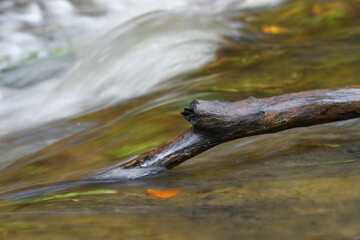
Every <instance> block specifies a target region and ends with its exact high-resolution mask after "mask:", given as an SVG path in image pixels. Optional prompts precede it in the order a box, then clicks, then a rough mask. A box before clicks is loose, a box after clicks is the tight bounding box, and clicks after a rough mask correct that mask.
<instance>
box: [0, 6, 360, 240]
mask: <svg viewBox="0 0 360 240" xmlns="http://www.w3.org/2000/svg"><path fill="white" fill-rule="evenodd" d="M235 12H237V14H235V15H234V13H233V12H232V13H231V17H230V19H231V20H226V21H223V20H221V21H220V22H221V24H225V25H226V24H227V23H234V22H236V23H241V24H237V25H236V27H234V26H231V27H230V28H229V29H231V31H229V32H226V31H225V32H222V31H220V32H219V31H218V30H215V31H214V32H215V33H216V34H215V35H216V36H222V37H219V38H216V44H215V45H213V44H214V42H213V41H210V42H211V44H210V45H208V40H209V39H208V37H209V36H210V35H211V33H209V34H210V35H208V34H205V35H204V34H200V35H199V36H201V37H202V38H203V37H204V38H205V39H207V40H206V41H205V42H206V44H205V45H204V44H200V45H201V46H202V47H204V46H207V47H208V46H210V48H207V50H206V51H209V54H205V55H206V56H210V58H207V57H205V58H202V59H203V61H204V62H202V64H200V63H199V65H191V64H190V65H185V64H180V65H181V66H186V68H181V69H178V68H175V69H174V68H171V67H169V66H168V65H166V64H167V63H168V62H167V61H165V63H164V62H162V61H161V57H160V56H164V55H162V54H166V53H167V51H165V50H164V49H161V51H160V52H157V53H159V54H160V55H156V58H155V59H154V61H155V62H156V63H159V61H160V63H159V64H160V65H161V66H162V67H164V68H165V69H166V68H171V69H172V70H174V71H173V72H171V71H170V73H169V72H167V73H169V74H168V75H167V74H164V72H163V71H165V70H164V69H162V68H158V69H156V70H154V73H159V74H160V75H156V76H155V75H151V74H150V75H149V76H151V77H150V78H151V79H157V80H158V81H155V82H153V83H152V84H150V85H146V86H147V87H148V89H147V90H145V89H144V91H143V92H141V91H140V92H139V93H136V92H133V93H132V94H129V95H128V96H127V97H125V98H121V99H117V98H111V97H110V98H109V99H110V100H104V101H105V102H102V101H99V102H98V103H99V104H100V105H102V104H105V106H108V107H106V108H102V109H99V107H98V106H97V105H96V104H95V105H91V104H90V106H91V107H90V110H91V109H93V108H95V109H98V110H95V111H92V112H91V113H89V111H90V110H89V108H87V105H86V104H87V103H88V102H87V101H86V99H87V98H83V99H82V100H81V101H83V100H84V99H85V103H84V109H85V110H84V111H85V112H88V113H87V114H85V115H84V114H79V111H74V112H76V116H74V115H73V114H74V112H72V113H71V114H69V115H67V119H65V120H64V119H62V118H61V117H59V118H55V119H58V120H57V121H56V122H53V121H50V120H49V121H43V122H41V121H40V122H39V121H34V122H32V123H29V125H27V126H25V127H24V128H19V129H18V130H19V131H9V133H8V135H6V136H3V137H2V139H1V140H0V158H1V161H2V164H1V165H0V167H1V169H0V191H1V194H0V197H1V199H3V203H2V204H1V206H0V232H1V234H2V237H3V238H5V239H24V238H31V239H89V238H90V239H104V238H107V239H170V238H171V239H190V238H191V239H240V238H241V239H312V240H315V239H317V240H323V239H358V238H359V237H360V230H359V222H360V215H359V210H360V209H359V206H360V205H359V202H360V188H359V186H358V182H357V181H358V180H360V175H359V170H360V132H359V131H358V130H359V127H360V121H359V120H357V119H355V120H350V121H343V122H337V123H331V124H325V125H320V126H314V127H308V128H298V129H292V130H288V131H284V132H280V133H276V134H268V135H262V136H257V137H251V138H245V139H239V140H236V141H232V142H229V143H226V144H223V145H220V146H217V147H215V148H213V149H211V150H209V151H207V152H205V153H203V154H201V155H199V156H197V157H195V158H193V159H190V160H188V161H187V162H185V163H184V164H182V165H180V166H178V167H176V168H174V169H172V170H170V171H167V172H162V173H159V174H156V175H153V176H147V177H144V178H138V179H133V180H127V181H118V182H103V181H91V182H83V181H80V180H81V179H84V178H86V177H87V176H91V175H92V174H94V173H96V172H98V171H100V170H101V169H104V168H107V167H111V166H113V165H115V164H118V163H119V162H121V161H123V160H125V159H127V158H129V157H132V156H134V155H137V154H140V153H142V152H145V151H147V150H148V149H150V148H152V147H154V146H156V145H158V144H160V143H162V142H164V141H166V140H168V139H171V138H172V137H174V136H176V135H177V134H179V133H181V132H183V131H185V130H186V129H187V128H189V127H190V124H188V123H187V122H186V121H184V120H183V118H182V117H181V115H180V114H179V113H180V112H181V111H182V108H183V107H186V106H187V105H188V104H189V103H190V101H191V100H192V99H194V98H199V99H218V100H227V101H235V100H240V99H243V98H246V97H248V96H255V97H268V96H273V95H278V94H282V93H287V92H296V91H303V90H310V89H318V88H330V87H342V86H349V85H358V84H359V83H360V82H359V79H358V69H359V64H360V45H359V37H360V27H359V26H360V25H359V21H360V18H359V16H360V3H359V2H358V1H325V2H324V1H310V0H307V1H288V2H285V3H283V4H282V5H279V6H276V7H274V8H255V9H254V8H253V9H251V10H247V11H240V10H238V11H235ZM223 14H224V15H225V16H227V17H228V16H229V15H227V14H229V13H226V14H225V12H224V13H223ZM220 15H221V14H220ZM169 16H172V17H174V16H175V17H174V18H176V19H177V20H176V21H175V23H172V24H170V25H169V26H167V27H169V28H172V27H174V26H175V28H176V29H178V28H180V29H184V25H182V24H183V23H184V22H182V21H185V20H183V17H184V16H183V15H181V14H179V13H176V14H175V15H166V16H165V19H168V17H169ZM147 17H150V18H153V17H154V16H152V15H149V16H147ZM163 17H164V16H163V15H162V14H160V15H156V16H155V18H154V19H163ZM188 19H191V21H190V20H189V21H190V22H193V21H194V26H191V28H193V27H194V28H196V29H197V30H199V29H200V30H199V31H202V30H201V29H203V28H202V27H204V25H201V27H199V26H198V25H196V23H199V22H198V20H199V19H197V18H195V20H193V19H192V18H188ZM205 19H207V18H205ZM159 21H160V20H159ZM200 22H201V21H200ZM208 23H209V22H207V24H208ZM217 24H219V22H217ZM217 24H215V25H211V24H210V25H211V26H209V27H210V28H208V29H211V28H212V27H214V28H215V29H217V27H219V25H217ZM140 25H141V24H140ZM136 26H137V25H136ZM141 26H143V28H142V30H141V33H142V31H143V30H144V29H147V30H148V32H146V31H145V32H146V33H144V35H142V36H145V35H147V34H149V37H150V38H149V41H150V42H151V41H152V40H151V39H153V38H152V37H153V36H152V35H151V34H150V33H151V32H152V31H151V29H152V28H153V27H154V24H153V22H152V21H149V23H147V24H145V25H141ZM185 26H186V29H189V28H190V27H188V24H185ZM206 26H207V25H206ZM271 26H272V27H271ZM269 29H270V30H269ZM162 30H163V29H162ZM234 30H235V31H238V33H237V34H231V33H232V32H233V31H234ZM116 31H117V30H114V32H113V33H112V34H115V35H111V34H110V35H108V36H118V35H117V33H116ZM174 32H175V33H176V32H177V31H174ZM264 32H267V33H264ZM162 33H164V40H166V36H167V35H166V34H167V33H168V32H166V31H165V32H162V31H161V34H162ZM165 33H166V34H165ZM134 34H135V33H134ZM136 34H137V33H136ZM161 34H160V35H161ZM218 34H219V35H218ZM222 34H226V36H224V35H222ZM157 36H158V35H157ZM172 36H174V40H178V39H179V37H178V36H177V35H176V34H175V35H172ZM191 36H194V35H191ZM210 38H211V37H210ZM105 39H106V40H108V41H110V39H109V38H105ZM195 39H196V38H195ZM195 39H194V38H191V39H190V40H189V41H188V42H187V44H186V45H185V46H188V47H190V49H191V51H194V49H199V48H197V47H194V46H195V45H196V44H195V45H194V41H195V42H196V40H195ZM170 40H171V39H170ZM175 42H176V41H175ZM185 42H186V40H185ZM106 44H107V42H105V45H106ZM164 44H165V45H166V43H164ZM169 44H170V43H169ZM171 44H173V43H171ZM171 44H170V46H172V47H173V45H171ZM175 45H176V44H175ZM99 46H101V47H99V49H102V48H103V45H101V44H100V45H99ZM126 46H127V45H125V47H126ZM141 46H147V47H149V45H148V44H147V43H146V44H145V43H144V45H142V44H140V45H138V46H137V47H139V48H138V49H139V50H141V49H142V48H141ZM212 47H214V48H212ZM95 49H96V48H95ZM151 49H152V48H150V50H151ZM186 49H188V48H187V47H185V49H181V48H179V49H176V51H174V52H175V53H176V54H175V55H174V56H176V57H177V56H185V58H184V59H182V60H181V61H185V62H186V61H188V60H187V58H186V57H187V56H188V55H189V53H188V52H186ZM216 49H217V50H216ZM150 50H149V51H150ZM119 51H120V50H119ZM171 51H172V50H171ZM183 51H185V53H184V52H183ZM206 51H205V52H206ZM95 52H96V53H99V52H97V51H95ZM114 52H115V50H114ZM129 52H130V53H129V54H130V55H131V54H132V53H133V52H132V51H129ZM164 52H165V53H164ZM195 52H196V53H199V52H197V51H195ZM150 53H151V51H150ZM181 53H184V55H181ZM200 53H203V49H202V50H201V51H200ZM99 54H100V53H99ZM178 54H180V55H178ZM130 55H129V56H130ZM97 56H99V55H96V54H95V55H94V56H92V57H93V58H94V60H96V58H97ZM116 56H117V55H116V54H115V55H114V57H115V58H116ZM144 56H146V55H144ZM144 56H143V55H137V57H140V59H139V60H137V58H136V57H135V59H136V61H140V62H139V67H140V68H139V69H138V70H139V72H137V71H136V65H135V66H132V65H131V67H134V68H133V69H132V70H131V71H132V74H140V73H142V74H143V75H141V76H140V77H139V78H136V79H140V80H139V82H138V83H135V85H139V86H140V83H141V84H142V83H143V82H144V81H146V80H144V79H145V78H146V76H147V74H148V71H147V69H152V67H151V66H156V64H154V65H151V64H150V65H146V64H145V65H141V62H142V61H144V62H145V63H146V62H147V61H146V59H141V58H142V57H144ZM67 57H69V58H71V56H70V55H68V56H67ZM147 57H148V58H150V57H151V56H147ZM172 57H173V55H172ZM172 57H171V58H172ZM129 58H130V59H131V56H130V57H129ZM144 58H145V57H144ZM81 59H82V61H83V62H82V63H83V64H84V63H89V61H90V62H91V61H92V58H91V57H89V58H85V60H84V59H83V58H81ZM89 59H90V60H89ZM159 59H160V60H159ZM196 59H197V58H195V60H196ZM123 60H124V61H125V59H123ZM123 60H122V59H120V60H119V62H120V63H121V64H122V62H121V61H123ZM206 61H211V62H210V63H208V64H206V65H205V66H201V65H203V64H205V63H206ZM195 62H196V61H195ZM120 63H119V64H120ZM125 63H126V61H125ZM109 64H110V65H107V64H105V65H104V66H103V67H101V65H97V67H100V68H101V69H100V70H104V72H106V71H108V70H109V69H110V70H111V69H113V68H112V66H114V67H115V69H117V71H116V73H115V74H114V75H111V77H114V79H116V78H117V76H118V75H117V74H120V73H121V71H120V72H119V71H118V69H122V68H121V67H117V65H116V64H117V61H115V60H114V62H112V61H110V62H109ZM189 66H190V67H189ZM80 67H81V66H80ZM83 67H86V66H85V65H84V66H83ZM96 70H97V69H96V68H90V69H89V70H88V72H89V74H90V73H92V71H94V73H97V72H98V71H96ZM100 70H99V71H100ZM15 71H19V72H21V68H19V69H15ZM144 72H146V74H145V73H144ZM71 74H74V73H71V72H70V75H71ZM163 74H164V75H163ZM68 76H69V75H68ZM71 76H72V77H73V78H74V80H72V81H71V82H70V80H68V81H64V82H61V84H60V85H59V86H61V87H59V90H58V91H55V93H57V94H59V95H57V96H54V98H57V97H58V96H61V93H63V92H66V93H68V92H67V90H64V89H69V88H72V87H73V88H74V91H75V90H76V86H80V85H81V81H83V79H81V78H79V79H78V78H77V77H76V76H77V75H76V74H74V75H71ZM71 76H70V77H68V78H64V79H65V80H66V79H71ZM85 76H86V74H85ZM91 76H92V74H90V75H89V77H91ZM129 76H130V77H131V78H132V77H133V76H132V75H129ZM142 76H143V78H142ZM111 77H110V78H107V79H112V78H111ZM59 79H60V80H59ZM59 79H57V80H59V81H62V80H61V79H63V78H59ZM160 79H162V80H160ZM57 80H56V79H55V81H57ZM44 83H46V81H44ZM100 83H101V82H100ZM100 83H99V84H100ZM102 83H103V82H102ZM108 83H109V84H110V86H113V88H112V89H109V91H114V92H116V91H118V92H119V93H122V90H123V91H124V94H128V92H126V91H129V90H125V89H126V88H124V89H118V88H120V86H118V85H117V84H118V83H117V82H116V81H115V82H112V81H109V82H108ZM50 85H51V84H50ZM95 85H96V84H95ZM36 86H38V85H36ZM67 87H69V88H67ZM92 87H99V88H97V90H96V91H92ZM121 87H122V86H121ZM108 88H111V87H106V84H105V85H104V87H102V86H101V84H100V85H99V86H93V85H91V86H89V89H84V88H81V87H80V88H79V92H81V90H84V91H85V92H87V93H89V95H88V97H90V98H93V99H95V98H96V97H98V96H97V94H99V92H102V91H98V90H99V89H105V91H107V89H108ZM141 88H142V87H140V89H141ZM144 88H145V87H144ZM29 92H30V90H29ZM79 95H81V94H79ZM84 95H87V94H84ZM105 95H106V94H105ZM135 95H136V97H134V96H135ZM106 96H114V95H112V94H109V95H106ZM62 98H63V97H59V99H62ZM99 98H100V99H101V94H99ZM81 101H80V102H81ZM119 101H120V102H119ZM77 103H78V102H77ZM77 103H76V106H79V105H77ZM74 104H75V103H74V102H71V104H70V106H72V105H74ZM107 104H108V105H107ZM114 104H115V105H114ZM30 105H31V104H30ZM31 106H33V105H31ZM39 106H41V104H39ZM64 106H65V105H64ZM80 106H81V104H80ZM55 112H56V111H55ZM80 112H81V111H80ZM7 113H9V112H7ZM37 114H38V113H37V112H36V111H33V115H35V117H36V115H37ZM14 116H15V115H14ZM3 121H5V120H3ZM24 122H26V120H25V121H24ZM22 123H23V122H22ZM20 130H21V131H20ZM149 189H178V190H180V191H179V192H178V194H177V195H176V196H172V197H170V198H159V197H154V196H152V195H151V194H150V195H149V194H148V193H149V191H148V190H149ZM66 194H68V195H66ZM44 196H45V197H48V198H44ZM29 197H40V198H37V199H30V200H26V201H20V202H16V201H19V199H20V200H21V199H26V198H29Z"/></svg>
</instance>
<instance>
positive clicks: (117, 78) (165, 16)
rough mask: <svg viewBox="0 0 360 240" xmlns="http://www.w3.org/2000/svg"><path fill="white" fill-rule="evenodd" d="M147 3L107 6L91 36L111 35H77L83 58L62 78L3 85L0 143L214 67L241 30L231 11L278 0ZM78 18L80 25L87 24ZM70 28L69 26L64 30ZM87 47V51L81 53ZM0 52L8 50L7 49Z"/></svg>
mask: <svg viewBox="0 0 360 240" xmlns="http://www.w3.org/2000/svg"><path fill="white" fill-rule="evenodd" d="M130 2H131V3H130ZM147 2H148V4H145V5H143V3H142V4H141V7H140V6H139V4H138V3H133V1H129V2H126V4H125V3H121V4H120V3H119V4H115V3H114V2H113V1H108V2H106V3H108V5H106V4H104V5H103V7H104V8H108V9H112V10H111V11H110V10H109V12H108V14H107V15H106V16H105V17H103V18H102V19H101V21H99V23H98V24H93V25H94V26H93V29H96V31H97V32H99V33H103V32H104V31H108V30H109V28H112V30H111V31H110V32H108V33H107V34H105V35H102V36H101V37H92V38H90V41H85V39H84V37H79V36H76V38H75V39H76V40H77V44H74V46H75V48H76V50H75V52H76V54H77V59H76V60H75V61H74V62H72V63H71V65H73V67H72V68H71V69H70V70H69V71H68V72H67V73H66V74H64V75H63V76H62V77H58V78H50V79H46V81H42V82H39V83H36V84H30V86H28V87H25V88H20V89H19V88H12V87H8V86H1V85H0V98H1V100H2V103H1V108H0V137H1V136H4V135H7V134H10V133H13V132H17V131H21V130H24V129H30V128H32V127H35V126H38V125H41V124H44V123H48V122H51V121H54V120H57V119H63V118H68V117H72V116H75V115H79V114H83V113H86V112H89V111H93V110H94V109H99V108H105V107H107V106H110V105H113V104H116V103H118V102H119V101H121V100H124V99H128V98H131V97H135V96H139V95H141V94H144V93H146V92H148V91H150V90H151V89H152V88H153V87H154V86H156V85H157V84H158V83H160V82H163V81H166V80H167V79H170V78H171V77H173V76H175V75H177V74H180V73H184V72H188V71H191V70H194V69H196V68H199V67H201V66H203V65H204V64H206V63H208V62H210V61H212V60H214V58H215V51H216V49H217V48H218V46H219V44H220V43H221V41H222V37H223V36H225V35H233V36H234V35H238V34H239V33H238V31H237V30H236V29H237V28H239V24H235V22H233V21H232V20H231V11H230V10H232V11H233V10H234V9H238V8H244V7H250V6H251V7H252V6H258V5H259V4H274V3H275V2H277V1H249V0H248V1H244V2H240V3H236V1H185V0H179V1H171V3H168V1H166V4H165V5H164V2H162V1H150V0H149V1H147ZM34 4H35V3H33V5H31V6H32V7H29V9H30V10H29V11H30V12H31V11H32V12H33V14H35V13H36V12H37V11H35V10H34V9H35V8H36V6H37V5H34ZM44 4H45V5H46V4H50V3H45V2H44ZM122 4H123V5H122ZM50 5H51V4H50ZM60 5H61V4H60ZM65 5H66V4H65ZM65 5H64V4H63V5H61V6H62V7H63V8H67V9H68V14H72V15H71V16H72V18H74V13H73V12H74V9H73V7H71V5H66V6H65ZM115 5H116V6H115ZM124 6H126V9H125V8H124ZM143 6H146V7H143ZM164 6H165V7H164ZM59 7H60V6H59ZM60 8H61V7H60ZM48 9H50V10H51V11H53V16H54V19H55V20H56V19H60V18H61V17H64V16H63V14H62V15H61V14H60V12H54V11H56V10H55V9H56V8H55V7H50V6H48ZM119 13H121V15H120V17H118V16H119ZM115 14H116V21H115ZM80 19H81V20H78V21H77V22H78V23H84V21H85V20H84V19H83V18H80ZM90 19H91V18H86V20H87V21H90ZM129 19H130V20H129ZM92 20H93V19H92ZM34 21H35V20H34ZM37 21H41V19H38V20H37ZM37 21H35V22H34V23H33V24H35V23H37ZM85 22H86V21H85ZM93 22H94V20H93ZM66 24H69V22H68V21H67V20H66V21H65V27H66V26H68V25H66ZM106 24H107V25H106ZM78 25H79V24H78ZM105 25H106V27H104V26H105ZM115 25H117V27H115V28H114V26H115ZM234 26H236V27H234ZM72 27H73V28H76V27H74V26H72ZM101 28H103V29H101ZM68 29H72V28H70V27H68ZM87 36H88V37H89V34H88V35H87ZM79 39H80V40H79ZM92 39H96V40H92ZM82 42H85V44H82V45H86V46H84V47H80V46H79V45H81V43H82ZM2 43H3V42H2ZM40 45H41V44H40ZM0 46H2V47H3V48H4V49H5V47H6V44H5V45H4V43H3V44H2V45H1V44H0ZM76 46H77V47H76ZM15 52H16V51H15ZM64 61H71V60H69V59H65V60H64ZM35 68H36V67H35ZM26 74H27V73H26Z"/></svg>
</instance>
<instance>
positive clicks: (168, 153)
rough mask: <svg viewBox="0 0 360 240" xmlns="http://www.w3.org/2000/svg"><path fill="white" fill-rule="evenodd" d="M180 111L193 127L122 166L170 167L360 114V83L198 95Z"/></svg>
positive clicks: (126, 167) (125, 167) (359, 115)
mask: <svg viewBox="0 0 360 240" xmlns="http://www.w3.org/2000/svg"><path fill="white" fill-rule="evenodd" d="M182 115H183V116H184V117H185V119H186V120H187V121H189V122H190V123H191V124H193V126H192V127H191V128H190V129H189V130H187V131H186V132H184V133H183V134H180V135H178V136H177V137H175V138H174V139H172V140H170V141H168V142H166V143H164V144H162V145H160V146H158V147H155V148H153V149H152V150H150V151H148V152H146V153H144V154H142V155H140V156H138V157H136V158H135V159H133V160H131V161H129V162H127V163H125V164H122V165H121V166H120V167H121V168H124V169H128V168H134V167H149V166H157V167H163V168H164V169H170V168H173V167H175V166H177V165H179V164H180V163H182V162H184V161H185V160H187V159H189V158H191V157H193V156H196V155H198V154H200V153H201V152H204V151H206V150H208V149H210V148H212V147H214V146H216V145H218V144H221V143H224V142H227V141H231V140H234V139H238V138H242V137H248V136H253V135H259V134H265V133H274V132H279V131H283V130H286V129H290V128H296V127H306V126H312V125H317V124H323V123H328V122H334V121H340V120H346V119H351V118H357V117H360V86H356V87H349V88H338V89H323V90H313V91H306V92H299V93H291V94H284V95H280V96H275V97H270V98H262V99H257V98H254V97H249V98H247V99H245V100H242V101H239V102H233V103H232V102H219V101H204V100H194V101H192V103H191V104H190V107H188V108H185V109H184V112H182Z"/></svg>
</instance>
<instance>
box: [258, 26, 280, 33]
mask: <svg viewBox="0 0 360 240" xmlns="http://www.w3.org/2000/svg"><path fill="white" fill-rule="evenodd" d="M261 32H262V33H266V34H281V33H284V32H286V29H285V28H283V27H279V26H275V25H272V26H263V27H262V28H261Z"/></svg>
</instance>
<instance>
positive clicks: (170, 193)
mask: <svg viewBox="0 0 360 240" xmlns="http://www.w3.org/2000/svg"><path fill="white" fill-rule="evenodd" d="M179 192H180V190H179V189H147V190H146V194H147V195H150V196H153V197H158V198H170V197H174V196H176V195H177V194H178V193H179Z"/></svg>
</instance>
